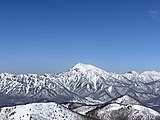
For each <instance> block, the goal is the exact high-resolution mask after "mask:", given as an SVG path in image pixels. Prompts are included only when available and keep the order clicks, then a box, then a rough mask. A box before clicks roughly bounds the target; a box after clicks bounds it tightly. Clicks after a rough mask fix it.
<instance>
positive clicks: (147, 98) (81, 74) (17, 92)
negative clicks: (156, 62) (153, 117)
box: [0, 63, 160, 111]
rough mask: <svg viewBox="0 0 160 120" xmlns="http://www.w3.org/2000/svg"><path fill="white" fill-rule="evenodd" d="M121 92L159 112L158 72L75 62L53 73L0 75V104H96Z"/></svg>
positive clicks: (115, 96)
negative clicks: (109, 69)
mask: <svg viewBox="0 0 160 120" xmlns="http://www.w3.org/2000/svg"><path fill="white" fill-rule="evenodd" d="M122 95H129V96H132V97H133V98H136V99H138V100H139V101H140V102H142V103H143V104H145V105H147V106H148V107H152V108H154V109H156V110H159V111H160V72H155V71H146V72H143V73H137V72H135V71H131V72H127V73H124V74H117V73H112V72H106V71H104V70H102V69H99V68H97V67H95V66H92V65H87V64H81V63H78V64H76V65H75V66H74V67H73V68H71V69H69V70H68V71H67V72H63V73H60V74H57V75H50V74H45V75H37V74H23V75H22V74H20V75H14V74H9V73H1V74H0V96H1V97H0V106H7V105H15V104H24V103H31V102H46V101H54V102H58V103H64V102H79V103H86V104H99V103H104V102H107V101H110V100H112V99H114V98H117V97H119V96H122Z"/></svg>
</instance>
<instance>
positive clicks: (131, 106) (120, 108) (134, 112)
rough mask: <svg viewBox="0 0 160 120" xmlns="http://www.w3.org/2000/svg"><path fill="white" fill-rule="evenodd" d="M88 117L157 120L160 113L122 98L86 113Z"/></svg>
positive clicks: (131, 99) (109, 119)
mask: <svg viewBox="0 0 160 120" xmlns="http://www.w3.org/2000/svg"><path fill="white" fill-rule="evenodd" d="M86 114H87V115H88V116H92V117H96V118H99V119H100V120H139V119H140V120H159V119H160V113H158V112H157V111H155V110H153V109H151V108H148V107H145V106H142V105H141V104H140V103H139V102H138V101H136V100H135V99H133V98H131V97H129V96H123V97H120V98H117V99H116V100H113V101H112V102H111V104H105V105H101V106H99V107H97V108H95V109H93V110H91V111H89V112H88V113H86Z"/></svg>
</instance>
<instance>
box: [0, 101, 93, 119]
mask: <svg viewBox="0 0 160 120" xmlns="http://www.w3.org/2000/svg"><path fill="white" fill-rule="evenodd" d="M0 120H91V118H89V117H87V116H86V117H85V116H82V115H79V114H77V113H75V112H72V111H70V110H68V109H67V108H64V107H62V106H61V105H58V104H56V103H33V104H27V105H18V106H14V107H4V108H1V110H0Z"/></svg>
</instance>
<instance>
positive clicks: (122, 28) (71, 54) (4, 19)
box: [0, 0, 160, 74]
mask: <svg viewBox="0 0 160 120" xmlns="http://www.w3.org/2000/svg"><path fill="white" fill-rule="evenodd" d="M78 62H81V63H90V64H92V65H95V66H98V67H100V68H103V69H105V70H107V71H115V72H127V71H130V70H135V71H138V72H139V71H140V72H141V71H144V70H157V71H160V0H1V1H0V72H12V73H40V74H41V73H53V74H54V73H57V72H60V71H66V70H67V69H68V68H70V67H72V66H74V65H75V64H76V63H78Z"/></svg>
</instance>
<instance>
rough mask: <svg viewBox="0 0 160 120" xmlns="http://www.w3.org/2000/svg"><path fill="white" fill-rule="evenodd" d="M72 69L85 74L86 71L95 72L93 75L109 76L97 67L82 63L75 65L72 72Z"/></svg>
mask: <svg viewBox="0 0 160 120" xmlns="http://www.w3.org/2000/svg"><path fill="white" fill-rule="evenodd" d="M74 69H78V70H79V71H80V72H86V71H92V72H95V73H98V74H106V73H107V74H109V73H108V72H106V71H105V70H103V69H100V68H98V67H95V66H93V65H91V64H83V63H77V64H76V65H75V66H74V67H73V68H72V70H74Z"/></svg>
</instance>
